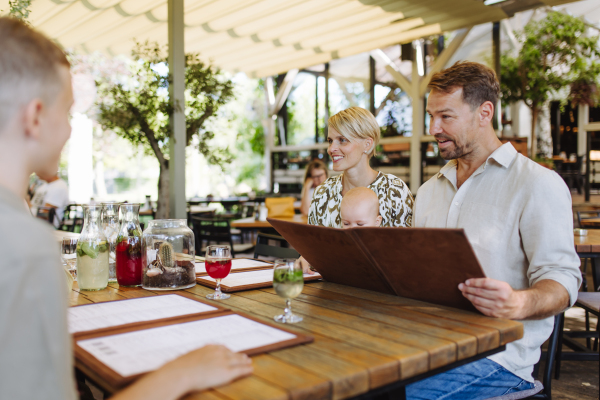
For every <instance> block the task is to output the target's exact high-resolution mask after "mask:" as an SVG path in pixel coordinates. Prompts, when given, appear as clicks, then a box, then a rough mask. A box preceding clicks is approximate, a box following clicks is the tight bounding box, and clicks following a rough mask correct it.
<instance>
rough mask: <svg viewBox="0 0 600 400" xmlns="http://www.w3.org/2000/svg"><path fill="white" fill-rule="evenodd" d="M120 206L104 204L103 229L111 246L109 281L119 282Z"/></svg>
mask: <svg viewBox="0 0 600 400" xmlns="http://www.w3.org/2000/svg"><path fill="white" fill-rule="evenodd" d="M119 206H120V203H117V202H115V201H110V202H106V203H102V229H103V230H104V234H105V235H106V239H107V240H108V244H109V246H110V247H109V253H108V281H109V282H116V281H117V271H116V264H117V262H116V254H115V248H116V245H117V235H118V234H119V227H120V226H119Z"/></svg>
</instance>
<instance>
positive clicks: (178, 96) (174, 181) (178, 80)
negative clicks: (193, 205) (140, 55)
mask: <svg viewBox="0 0 600 400" xmlns="http://www.w3.org/2000/svg"><path fill="white" fill-rule="evenodd" d="M183 3H184V0H168V32H169V73H170V74H171V79H172V82H171V84H170V85H169V95H170V97H171V99H172V101H173V106H174V107H173V112H172V114H171V116H170V119H171V138H170V141H169V156H170V157H169V218H177V219H182V218H187V210H186V206H187V204H186V198H185V147H186V126H185V50H184V18H183V15H184V7H183Z"/></svg>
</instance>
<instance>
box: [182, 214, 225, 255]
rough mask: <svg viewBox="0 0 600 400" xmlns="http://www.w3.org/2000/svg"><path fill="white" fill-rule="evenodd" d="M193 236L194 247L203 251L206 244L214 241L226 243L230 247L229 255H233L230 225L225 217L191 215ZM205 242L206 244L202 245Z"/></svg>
mask: <svg viewBox="0 0 600 400" xmlns="http://www.w3.org/2000/svg"><path fill="white" fill-rule="evenodd" d="M191 221H192V225H193V228H192V229H193V231H194V236H195V237H196V249H198V251H201V252H204V251H205V249H206V246H207V245H209V244H211V243H215V244H219V243H228V244H229V246H230V247H231V256H232V257H235V253H234V251H233V240H232V238H231V227H230V226H229V220H228V219H225V218H218V217H215V218H202V217H195V216H192V217H191ZM204 242H206V245H204Z"/></svg>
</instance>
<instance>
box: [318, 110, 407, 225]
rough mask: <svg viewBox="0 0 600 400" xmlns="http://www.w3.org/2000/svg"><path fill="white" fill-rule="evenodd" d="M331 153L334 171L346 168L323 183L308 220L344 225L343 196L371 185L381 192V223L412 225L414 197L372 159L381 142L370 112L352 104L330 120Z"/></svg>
mask: <svg viewBox="0 0 600 400" xmlns="http://www.w3.org/2000/svg"><path fill="white" fill-rule="evenodd" d="M328 125H329V134H328V137H327V140H328V142H329V148H328V149H327V152H328V153H329V156H330V157H331V159H332V160H333V170H334V171H342V173H341V174H340V175H338V176H334V177H332V178H329V179H327V180H326V181H325V183H323V184H322V185H321V186H319V187H318V188H317V189H316V190H315V193H314V195H313V199H312V202H311V204H310V211H309V215H308V223H309V224H311V225H321V226H327V227H333V228H341V227H342V219H341V217H340V205H341V203H342V197H343V196H344V195H345V194H346V193H347V192H348V191H349V190H350V189H353V188H355V187H368V188H369V189H371V190H373V191H374V192H375V193H376V194H377V198H378V199H379V213H380V215H381V217H382V218H383V221H382V223H381V226H396V227H399V226H411V225H412V208H413V202H414V200H413V197H412V194H411V193H410V190H409V189H408V186H406V184H405V183H404V182H403V181H402V180H400V179H399V178H398V177H396V176H394V175H391V174H384V173H382V172H378V171H375V170H374V169H373V168H371V166H370V165H369V160H370V159H371V157H373V156H374V155H375V147H376V146H377V144H378V143H379V125H378V124H377V120H376V119H375V117H374V116H373V114H371V113H370V112H369V111H367V110H365V109H364V108H360V107H351V108H348V109H346V110H343V111H340V112H339V113H337V114H335V115H334V116H332V117H331V118H329V121H328Z"/></svg>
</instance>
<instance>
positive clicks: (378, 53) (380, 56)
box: [371, 49, 413, 97]
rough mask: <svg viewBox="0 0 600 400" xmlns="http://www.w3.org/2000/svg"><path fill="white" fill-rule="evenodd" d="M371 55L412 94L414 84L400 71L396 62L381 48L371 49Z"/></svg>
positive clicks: (401, 87)
mask: <svg viewBox="0 0 600 400" xmlns="http://www.w3.org/2000/svg"><path fill="white" fill-rule="evenodd" d="M371 57H373V58H374V59H375V60H377V61H379V62H380V63H382V64H383V65H385V69H386V70H387V71H388V72H389V73H390V75H392V78H394V81H395V82H396V83H397V84H398V86H400V89H402V90H403V91H405V92H406V93H408V95H409V96H410V97H413V96H412V84H411V83H410V81H409V80H408V79H407V78H406V77H405V76H404V75H402V73H401V72H400V71H398V69H397V67H396V64H394V62H393V61H392V60H390V58H389V57H388V56H387V54H385V53H384V52H383V51H382V50H381V49H376V50H373V51H371Z"/></svg>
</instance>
